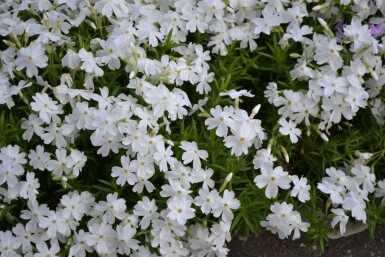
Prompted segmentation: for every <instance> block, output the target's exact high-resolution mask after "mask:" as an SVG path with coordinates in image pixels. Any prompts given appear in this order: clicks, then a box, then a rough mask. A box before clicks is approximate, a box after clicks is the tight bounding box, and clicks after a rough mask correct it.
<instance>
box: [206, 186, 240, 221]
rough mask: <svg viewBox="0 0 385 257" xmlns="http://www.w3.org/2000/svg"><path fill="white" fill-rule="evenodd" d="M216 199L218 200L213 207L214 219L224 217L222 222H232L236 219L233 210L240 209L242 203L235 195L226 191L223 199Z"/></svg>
mask: <svg viewBox="0 0 385 257" xmlns="http://www.w3.org/2000/svg"><path fill="white" fill-rule="evenodd" d="M214 197H215V198H216V199H214V200H216V201H214V203H213V206H212V213H213V215H214V217H219V216H220V215H222V220H224V221H231V220H232V219H233V218H234V214H233V212H232V210H235V209H238V208H239V206H240V205H241V203H240V201H239V200H238V199H236V198H235V193H234V192H233V191H229V190H227V189H225V191H224V192H223V197H216V196H214Z"/></svg>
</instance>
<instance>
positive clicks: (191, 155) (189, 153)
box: [180, 141, 209, 169]
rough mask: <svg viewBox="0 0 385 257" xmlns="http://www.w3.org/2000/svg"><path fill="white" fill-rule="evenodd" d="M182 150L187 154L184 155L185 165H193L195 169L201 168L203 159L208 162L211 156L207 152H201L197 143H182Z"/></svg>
mask: <svg viewBox="0 0 385 257" xmlns="http://www.w3.org/2000/svg"><path fill="white" fill-rule="evenodd" d="M180 148H182V149H183V150H184V151H185V152H184V153H183V155H182V160H183V164H189V163H191V162H192V163H193V168H194V169H198V168H200V167H201V159H202V160H206V159H207V157H208V156H209V155H208V153H207V151H206V150H199V149H198V146H197V143H196V142H187V141H182V142H181V145H180Z"/></svg>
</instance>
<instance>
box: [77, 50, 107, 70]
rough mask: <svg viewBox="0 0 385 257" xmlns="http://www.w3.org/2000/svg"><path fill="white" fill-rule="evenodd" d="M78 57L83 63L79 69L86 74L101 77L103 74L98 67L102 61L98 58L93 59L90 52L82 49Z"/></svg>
mask: <svg viewBox="0 0 385 257" xmlns="http://www.w3.org/2000/svg"><path fill="white" fill-rule="evenodd" d="M78 56H79V58H80V60H81V61H82V62H83V64H82V66H80V69H82V70H84V71H86V72H88V73H93V74H95V76H97V77H101V76H103V74H104V72H103V70H102V69H101V68H100V67H99V66H100V65H101V64H102V61H101V59H100V58H99V57H94V56H93V54H92V53H91V52H87V51H86V50H85V49H84V48H82V49H80V51H79V53H78Z"/></svg>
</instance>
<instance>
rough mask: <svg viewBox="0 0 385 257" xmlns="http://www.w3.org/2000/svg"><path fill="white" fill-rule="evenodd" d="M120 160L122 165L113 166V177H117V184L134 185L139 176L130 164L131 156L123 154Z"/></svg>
mask: <svg viewBox="0 0 385 257" xmlns="http://www.w3.org/2000/svg"><path fill="white" fill-rule="evenodd" d="M120 162H121V164H122V167H118V166H114V167H112V173H111V177H116V178H117V179H116V184H118V185H120V186H123V185H124V184H126V183H128V184H129V185H134V184H135V183H136V182H137V181H138V178H137V176H136V174H135V171H134V170H133V169H132V167H131V166H130V157H128V156H124V155H122V157H120Z"/></svg>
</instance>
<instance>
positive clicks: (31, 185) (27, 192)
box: [18, 172, 40, 199]
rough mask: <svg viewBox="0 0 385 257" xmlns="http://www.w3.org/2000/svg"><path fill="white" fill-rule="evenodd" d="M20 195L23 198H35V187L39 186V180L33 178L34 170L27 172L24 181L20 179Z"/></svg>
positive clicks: (36, 192)
mask: <svg viewBox="0 0 385 257" xmlns="http://www.w3.org/2000/svg"><path fill="white" fill-rule="evenodd" d="M18 186H19V187H20V197H23V198H24V199H36V194H38V193H39V192H38V191H37V189H38V188H39V187H40V183H39V180H38V179H37V178H35V173H34V172H27V176H26V179H25V181H20V182H19V185H18Z"/></svg>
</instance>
